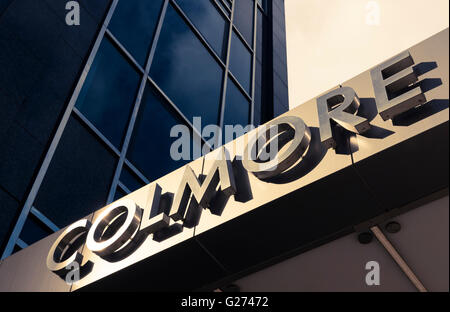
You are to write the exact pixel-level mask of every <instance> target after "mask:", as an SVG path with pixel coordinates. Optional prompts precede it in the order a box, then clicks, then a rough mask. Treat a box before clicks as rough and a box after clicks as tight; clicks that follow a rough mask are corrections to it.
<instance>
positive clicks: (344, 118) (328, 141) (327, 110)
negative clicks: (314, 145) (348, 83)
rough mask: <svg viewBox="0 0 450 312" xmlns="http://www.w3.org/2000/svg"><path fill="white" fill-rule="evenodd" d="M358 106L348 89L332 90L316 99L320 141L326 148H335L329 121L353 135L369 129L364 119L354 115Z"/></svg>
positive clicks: (356, 98) (351, 91) (356, 99)
mask: <svg viewBox="0 0 450 312" xmlns="http://www.w3.org/2000/svg"><path fill="white" fill-rule="evenodd" d="M359 106H360V102H359V98H358V96H357V95H356V92H355V90H353V89H352V88H350V87H343V88H339V89H336V90H333V91H331V92H329V93H327V94H325V95H323V96H321V97H319V98H318V99H317V111H318V114H319V124H320V140H321V142H322V143H323V144H324V145H325V146H326V147H327V148H331V147H332V148H336V141H335V140H334V138H333V131H332V124H331V120H333V121H334V122H336V123H338V124H339V125H340V126H341V127H343V128H345V129H347V130H348V131H351V132H355V133H364V132H366V131H367V130H369V129H370V124H369V121H368V120H367V119H366V118H363V117H360V116H356V115H355V114H356V113H357V112H358V109H359Z"/></svg>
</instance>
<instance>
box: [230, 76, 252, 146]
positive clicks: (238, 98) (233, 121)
mask: <svg viewBox="0 0 450 312" xmlns="http://www.w3.org/2000/svg"><path fill="white" fill-rule="evenodd" d="M249 119H250V102H249V101H248V100H247V98H246V97H245V96H244V95H243V94H242V92H241V91H240V90H239V88H238V87H237V86H236V84H235V83H234V82H233V80H231V79H228V83H227V99H226V105H225V114H224V126H225V125H233V126H234V125H242V126H243V127H245V126H247V125H248V123H249ZM224 129H225V128H224ZM225 143H227V142H225Z"/></svg>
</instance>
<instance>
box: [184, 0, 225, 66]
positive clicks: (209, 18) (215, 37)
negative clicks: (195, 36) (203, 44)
mask: <svg viewBox="0 0 450 312" xmlns="http://www.w3.org/2000/svg"><path fill="white" fill-rule="evenodd" d="M177 3H178V4H179V5H180V7H181V8H182V10H183V11H184V13H185V14H186V15H187V17H188V18H189V19H190V20H191V21H192V23H193V24H194V26H195V27H196V28H197V29H198V30H199V31H200V33H201V34H202V35H203V37H205V39H206V41H207V42H208V43H209V45H210V46H211V47H212V48H213V49H214V51H216V53H217V55H218V56H219V57H220V58H221V59H222V60H224V59H225V55H226V48H225V47H226V34H227V28H228V27H227V22H226V21H225V19H224V18H223V16H222V15H221V14H220V13H219V12H218V11H217V9H216V7H215V6H214V5H213V4H212V2H211V0H177Z"/></svg>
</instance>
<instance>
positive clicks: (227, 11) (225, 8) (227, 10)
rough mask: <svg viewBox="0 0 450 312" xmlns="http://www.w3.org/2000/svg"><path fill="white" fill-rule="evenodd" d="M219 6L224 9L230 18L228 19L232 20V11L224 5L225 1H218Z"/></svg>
mask: <svg viewBox="0 0 450 312" xmlns="http://www.w3.org/2000/svg"><path fill="white" fill-rule="evenodd" d="M217 4H218V5H219V6H220V8H221V9H222V11H223V13H225V14H226V15H227V16H228V18H230V17H231V11H230V8H229V7H228V5H225V4H223V1H221V0H218V1H217Z"/></svg>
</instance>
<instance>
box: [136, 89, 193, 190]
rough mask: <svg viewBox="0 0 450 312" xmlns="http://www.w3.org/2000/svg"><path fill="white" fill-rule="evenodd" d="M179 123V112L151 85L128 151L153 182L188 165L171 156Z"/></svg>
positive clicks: (146, 93)
mask: <svg viewBox="0 0 450 312" xmlns="http://www.w3.org/2000/svg"><path fill="white" fill-rule="evenodd" d="M178 124H181V121H180V120H179V119H178V118H176V113H175V112H174V111H173V110H172V109H171V108H170V107H169V106H168V105H167V104H166V103H164V100H163V99H162V98H161V97H160V96H159V95H158V94H156V92H155V91H154V90H153V88H152V87H151V86H150V85H147V86H146V90H145V93H144V97H143V99H142V104H141V108H140V112H139V115H138V118H137V120H136V126H135V129H134V133H133V137H132V140H131V144H130V148H129V150H128V159H129V160H130V161H131V163H132V164H133V165H134V166H136V168H138V169H139V171H141V172H142V173H143V174H144V175H145V176H146V177H147V178H148V179H149V180H150V181H153V180H155V179H158V178H160V177H161V176H163V175H165V174H167V173H169V172H171V171H173V170H175V169H177V168H179V167H181V166H182V165H184V164H185V163H186V162H187V161H185V160H179V161H176V160H173V159H172V157H171V155H170V147H171V145H172V143H173V142H174V141H175V140H176V139H177V138H171V137H170V131H171V129H172V127H173V126H175V125H178Z"/></svg>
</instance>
